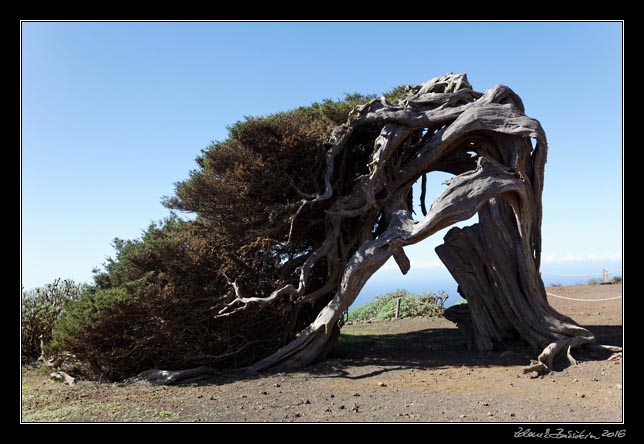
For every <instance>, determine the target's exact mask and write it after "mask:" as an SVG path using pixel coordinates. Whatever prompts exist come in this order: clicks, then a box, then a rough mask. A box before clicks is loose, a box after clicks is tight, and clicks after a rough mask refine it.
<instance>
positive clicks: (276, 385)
mask: <svg viewBox="0 0 644 444" xmlns="http://www.w3.org/2000/svg"><path fill="white" fill-rule="evenodd" d="M273 387H281V385H280V383H279V382H276V383H275V384H273Z"/></svg>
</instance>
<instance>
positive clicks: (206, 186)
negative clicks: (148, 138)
mask: <svg viewBox="0 0 644 444" xmlns="http://www.w3.org/2000/svg"><path fill="white" fill-rule="evenodd" d="M396 91H397V90H394V91H393V92H392V93H391V94H390V97H394V96H395V95H396V94H399V93H400V91H398V92H396ZM392 94H393V95H392ZM373 98H375V96H365V95H361V94H357V93H354V94H348V95H347V96H346V97H345V98H344V99H343V100H337V101H334V100H323V101H321V102H319V103H314V104H312V105H310V106H306V107H300V108H296V109H294V110H291V111H288V112H282V113H276V114H272V115H269V116H265V117H247V118H245V119H244V120H243V121H240V122H237V123H235V124H234V125H232V126H231V127H230V128H228V138H227V139H226V140H224V141H219V142H215V143H213V144H212V145H210V146H209V147H207V148H206V149H204V150H203V151H202V153H201V155H200V156H199V157H198V158H197V159H196V162H197V169H195V170H193V171H191V172H190V176H189V178H188V179H187V180H185V181H183V182H179V183H178V184H177V185H176V192H175V195H174V196H172V197H166V198H164V205H166V206H167V207H168V208H170V209H171V210H177V211H184V212H189V213H192V214H193V215H194V218H192V220H190V221H184V220H182V219H180V218H179V217H178V216H177V215H176V214H174V213H173V214H172V215H171V216H170V217H168V218H167V219H166V220H163V221H161V222H159V223H154V224H151V225H150V226H149V227H148V228H147V230H146V231H145V232H144V233H143V235H142V236H141V238H140V239H135V240H122V239H115V240H114V248H115V250H116V255H115V257H114V258H110V259H108V260H107V262H106V263H105V264H103V267H102V268H101V269H96V270H95V276H94V286H93V288H92V289H91V290H90V291H88V292H87V293H85V294H83V297H82V298H80V299H79V300H77V301H74V302H71V303H69V304H66V305H65V309H64V313H63V315H62V317H61V319H60V321H59V322H58V324H57V325H56V328H55V329H54V334H53V336H54V340H53V341H52V343H51V345H50V346H49V348H48V350H49V351H50V352H51V353H58V352H62V351H69V352H71V353H73V354H74V355H75V356H77V357H78V358H79V359H80V360H82V361H84V362H87V363H89V364H90V365H91V367H92V368H93V370H94V372H95V373H97V374H103V375H105V376H107V377H108V378H110V379H122V378H125V377H129V376H132V375H133V374H135V373H137V372H139V371H141V370H144V369H147V368H152V367H156V368H166V369H181V368H188V367H195V366H199V365H208V366H213V367H224V366H225V367H230V366H243V365H248V364H251V363H253V362H256V361H257V360H259V359H261V358H263V357H265V356H267V355H269V354H270V353H272V352H274V351H275V350H277V349H278V348H279V347H281V346H282V345H284V344H285V343H286V342H287V341H289V340H291V339H293V338H294V337H295V336H296V335H297V334H298V332H299V331H300V330H301V329H302V328H303V326H304V325H307V323H308V322H310V321H311V320H312V318H314V317H315V316H316V315H317V312H318V311H319V310H320V309H321V307H322V306H324V305H325V304H326V303H327V302H328V301H329V300H330V298H331V297H332V293H331V292H329V293H327V294H323V295H322V296H321V297H320V298H319V299H318V301H317V302H316V304H314V305H313V306H310V305H307V306H304V307H302V306H300V305H297V304H295V303H292V302H293V301H288V300H284V303H280V304H270V305H269V306H265V305H262V304H253V305H250V306H248V308H247V309H245V310H243V311H239V312H236V313H233V314H231V315H230V316H227V317H216V315H217V314H218V313H219V312H220V310H222V309H223V308H224V307H225V306H226V305H227V304H228V303H230V302H231V301H232V300H233V298H234V292H233V290H232V286H231V285H230V284H229V283H228V282H227V279H226V277H225V276H230V277H231V279H234V280H235V281H236V282H237V284H238V285H239V286H240V287H241V288H242V289H243V292H244V295H245V296H256V297H263V296H266V295H267V294H269V293H270V292H272V291H273V290H274V289H275V288H277V287H278V286H281V285H285V284H287V283H292V284H294V285H297V279H298V276H297V274H298V269H297V267H298V263H297V261H298V260H299V258H301V257H303V256H304V255H306V254H308V253H310V252H311V251H312V249H314V248H316V246H319V245H320V244H321V242H322V241H323V240H324V238H325V227H324V223H323V222H324V218H325V214H326V213H325V212H324V210H325V208H324V206H323V205H310V206H308V207H307V208H306V209H304V210H303V211H301V212H300V213H299V215H298V218H297V221H296V223H295V224H294V226H293V231H292V234H293V235H292V237H291V238H290V242H286V241H287V239H289V233H290V231H291V230H290V228H291V221H292V220H293V216H294V214H295V213H296V211H297V210H298V208H299V206H300V202H301V199H302V193H308V194H313V193H318V192H319V191H320V190H322V189H323V187H324V171H325V153H326V150H327V147H326V146H325V142H326V141H327V140H328V137H329V134H330V132H331V130H332V129H333V128H334V127H335V126H337V125H340V124H343V123H345V122H346V121H347V118H348V114H349V112H350V111H351V110H352V109H354V107H355V106H356V105H359V104H364V103H365V102H368V101H369V100H371V99H373ZM379 131H380V127H379V126H378V125H373V126H372V127H365V128H362V129H360V131H356V132H355V133H353V134H352V135H351V141H350V142H351V146H352V149H351V150H347V153H346V154H345V155H344V157H343V160H342V162H343V166H342V168H343V172H345V173H346V174H343V176H342V177H343V180H344V181H339V182H338V183H334V184H333V187H334V190H336V191H337V193H336V194H342V193H343V192H346V190H347V189H349V187H353V186H354V185H355V178H356V177H358V175H360V174H364V173H365V171H364V168H366V166H365V165H367V163H368V162H367V159H368V156H369V155H370V153H371V150H372V149H373V140H374V139H375V137H376V136H377V134H378V133H379ZM345 177H346V180H345V179H344V178H345ZM346 248H347V249H350V248H352V246H351V245H349V244H347V245H346ZM285 264H294V265H293V266H291V267H288V266H286V265H285ZM300 265H301V264H300ZM285 269H286V270H287V272H285V271H284V270H285ZM327 275H328V270H327V267H326V265H325V264H324V261H320V264H316V266H315V267H314V268H313V270H312V271H311V275H310V278H309V282H308V285H309V288H308V289H307V290H310V291H315V290H317V289H319V288H320V287H322V286H323V285H324V282H325V279H326V278H327Z"/></svg>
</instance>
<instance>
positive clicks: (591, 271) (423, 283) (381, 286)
mask: <svg viewBox="0 0 644 444" xmlns="http://www.w3.org/2000/svg"><path fill="white" fill-rule="evenodd" d="M604 268H605V269H607V270H608V274H609V278H613V277H615V276H622V272H623V270H622V268H623V267H622V262H621V261H607V262H590V261H587V262H578V263H576V262H562V263H559V264H555V263H552V264H544V265H542V267H541V278H542V279H543V282H544V284H545V285H546V286H548V285H553V284H561V285H575V284H581V283H586V282H587V281H588V280H589V279H601V278H602V270H603V269H604ZM456 287H457V285H456V282H455V281H454V279H453V278H452V276H451V275H450V274H449V273H448V271H447V270H446V269H445V268H444V267H437V268H429V269H427V268H425V269H416V270H414V264H413V262H412V265H411V270H410V271H409V273H408V274H407V276H403V275H402V274H400V272H398V271H395V270H391V269H389V270H384V269H383V270H380V271H378V272H377V273H376V274H374V275H373V276H372V277H371V279H370V280H369V281H368V282H367V284H366V285H365V286H364V288H363V289H362V291H361V292H360V294H359V295H358V297H357V298H356V300H355V302H354V303H353V305H352V306H351V308H356V307H359V306H361V305H363V304H366V303H367V302H369V301H371V300H372V299H374V298H375V297H376V296H379V295H382V294H385V293H389V292H391V291H394V290H397V289H406V290H408V291H409V292H411V293H425V292H432V293H438V292H440V291H444V292H446V293H447V294H448V295H449V297H448V298H447V301H446V302H445V306H447V307H449V306H451V305H454V304H455V303H456V302H458V301H459V300H460V299H461V296H460V295H459V294H458V293H457V292H456Z"/></svg>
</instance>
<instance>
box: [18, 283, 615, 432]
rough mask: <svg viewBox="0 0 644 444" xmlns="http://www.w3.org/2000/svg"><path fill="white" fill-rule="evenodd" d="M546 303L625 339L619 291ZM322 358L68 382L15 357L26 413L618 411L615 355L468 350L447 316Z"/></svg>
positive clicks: (194, 417) (251, 417) (371, 336)
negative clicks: (551, 367)
mask: <svg viewBox="0 0 644 444" xmlns="http://www.w3.org/2000/svg"><path fill="white" fill-rule="evenodd" d="M547 291H548V293H550V294H553V295H557V296H562V297H565V298H574V299H593V300H596V299H605V298H615V297H618V296H621V295H622V286H621V285H598V286H570V287H553V288H548V289H547ZM549 299H550V302H551V304H552V305H553V306H554V307H555V308H556V309H557V310H559V311H561V312H562V313H564V314H567V315H569V316H571V317H572V318H573V319H575V320H576V321H577V322H579V323H580V324H581V325H583V326H586V327H588V328H589V329H590V330H591V331H592V332H593V333H595V335H596V337H597V339H598V342H599V343H603V344H612V345H622V299H613V300H608V301H592V302H590V301H571V300H567V299H562V298H559V297H555V296H549ZM342 331H343V335H342V336H341V342H340V346H339V348H338V350H337V352H335V354H334V355H333V356H332V357H331V358H330V359H328V360H327V361H325V362H323V363H320V364H318V365H315V366H313V367H312V368H309V369H307V370H306V371H299V372H294V373H273V374H268V375H260V376H249V375H240V374H238V373H233V372H222V373H221V374H218V375H215V376H213V377H212V378H210V379H209V380H207V381H203V382H201V383H199V384H190V385H183V386H173V387H159V386H150V385H148V384H145V383H136V384H133V385H129V386H120V385H118V384H104V383H103V384H101V383H96V382H85V381H81V382H79V383H77V384H76V385H74V386H72V387H69V386H67V385H64V384H62V383H58V382H54V381H51V380H50V379H49V377H48V373H47V372H45V371H44V370H43V369H27V368H23V369H22V420H23V421H24V422H42V421H45V422H60V421H62V422H78V421H81V422H96V421H99V422H121V421H130V422H131V421H134V422H157V421H171V422H184V421H187V422H285V421H286V422H288V421H304V422H322V421H324V422H329V421H330V422H347V421H350V422H365V421H374V422H452V421H460V422H486V421H491V422H512V421H514V422H521V423H525V422H555V423H557V422H621V421H622V414H623V413H622V399H623V397H622V393H623V388H622V386H623V382H622V360H621V359H616V360H613V361H607V360H595V361H591V360H587V361H583V362H580V364H579V365H577V366H571V367H567V368H563V369H560V371H556V372H553V373H550V374H549V375H546V376H544V377H541V378H538V377H536V378H535V377H532V376H530V375H524V374H523V373H522V369H523V368H524V367H525V366H526V365H527V364H529V362H530V358H534V357H535V355H536V353H535V352H533V351H532V350H530V349H528V348H524V347H519V346H516V347H514V348H511V349H510V350H506V351H499V352H493V353H489V354H478V353H473V352H468V351H467V348H466V345H465V341H464V340H463V338H462V337H461V335H460V333H459V332H458V330H457V329H456V328H455V327H454V325H453V324H452V323H451V322H449V321H447V320H446V319H443V318H416V319H404V320H398V321H391V322H374V323H370V324H356V325H347V326H345V327H344V328H343V330H342Z"/></svg>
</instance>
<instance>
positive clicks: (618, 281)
mask: <svg viewBox="0 0 644 444" xmlns="http://www.w3.org/2000/svg"><path fill="white" fill-rule="evenodd" d="M611 282H612V283H613V284H621V283H622V277H621V276H615V277H613V279H611Z"/></svg>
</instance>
